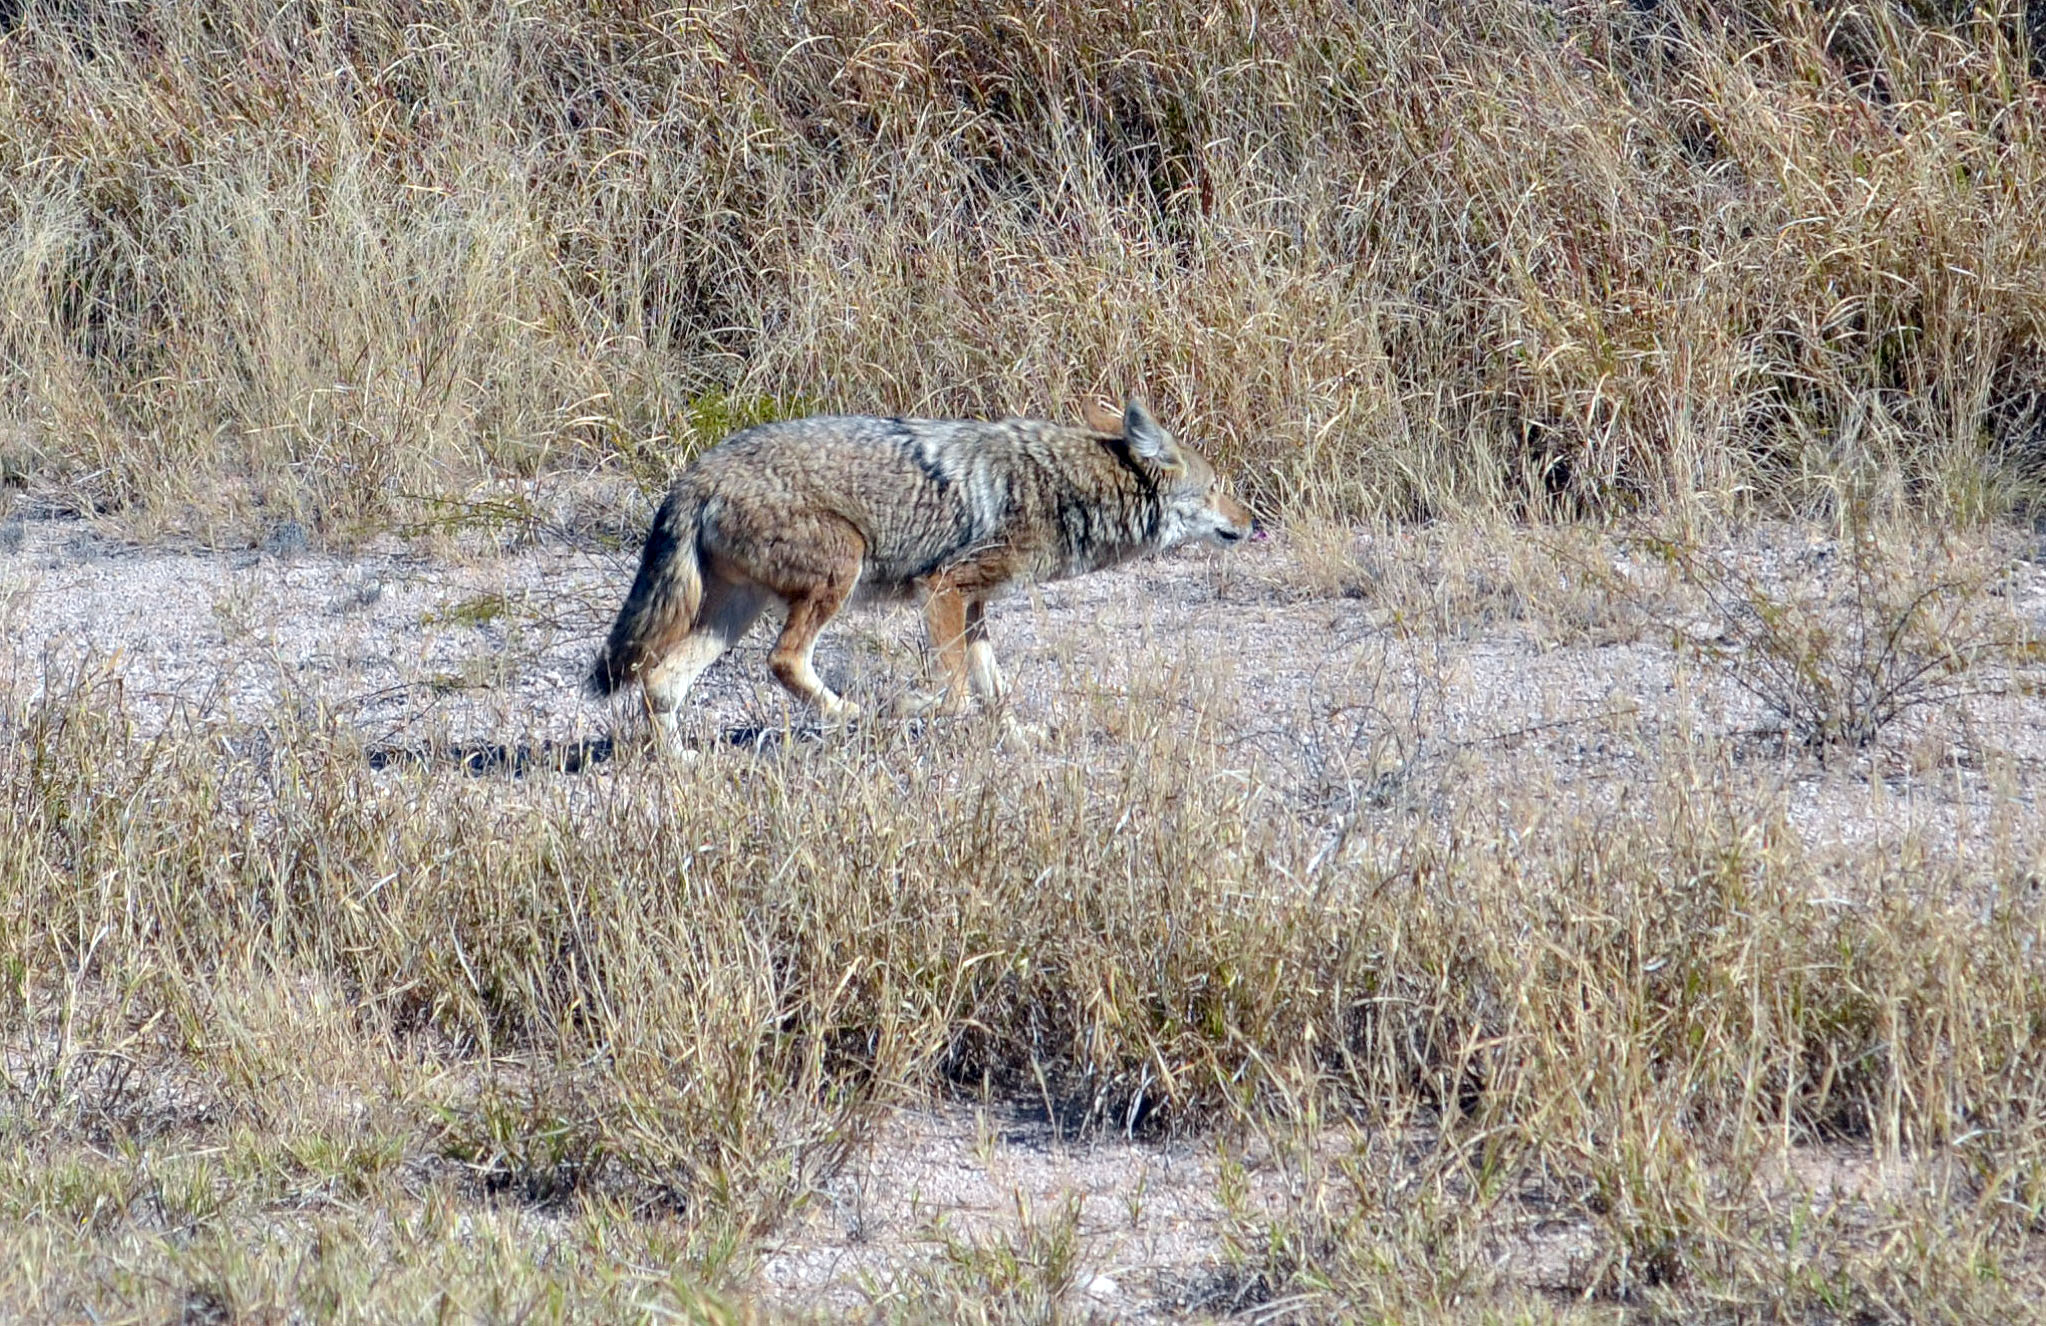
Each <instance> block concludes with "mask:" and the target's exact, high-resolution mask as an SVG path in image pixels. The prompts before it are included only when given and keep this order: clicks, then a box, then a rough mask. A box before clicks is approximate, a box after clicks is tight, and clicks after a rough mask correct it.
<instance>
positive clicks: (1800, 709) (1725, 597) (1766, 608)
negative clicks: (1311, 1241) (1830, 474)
mask: <svg viewBox="0 0 2046 1326" xmlns="http://www.w3.org/2000/svg"><path fill="white" fill-rule="evenodd" d="M1642 546H1643V547H1644V548H1645V549H1646V550H1648V551H1649V552H1650V553H1651V554H1652V555H1653V556H1654V557H1656V558H1659V559H1661V560H1662V561H1664V562H1665V563H1666V564H1667V565H1669V566H1670V567H1672V568H1673V569H1674V570H1675V571H1676V572H1677V574H1678V575H1679V576H1680V577H1681V578H1682V581H1683V582H1684V583H1685V584H1686V585H1688V586H1689V587H1690V588H1692V589H1693V590H1695V591H1697V593H1698V594H1699V596H1700V597H1702V599H1703V601H1704V605H1705V608H1706V610H1707V611H1708V612H1709V613H1710V614H1711V617H1712V620H1713V623H1714V625H1715V626H1716V628H1717V629H1716V631H1714V632H1713V633H1712V634H1711V635H1709V636H1701V635H1700V634H1699V633H1697V632H1695V631H1694V632H1692V633H1690V634H1689V636H1688V638H1687V639H1686V641H1685V643H1686V647H1687V648H1689V649H1691V650H1693V651H1695V652H1696V653H1698V654H1699V655H1700V656H1702V657H1704V658H1706V659H1708V660H1710V661H1711V662H1712V663H1714V664H1715V665H1717V666H1718V667H1720V668H1721V669H1723V670H1724V671H1725V673H1726V675H1727V676H1729V677H1731V678H1732V679H1733V680H1734V682H1735V683H1736V684H1738V685H1739V686H1740V687H1741V688H1742V689H1743V690H1745V691H1747V692H1748V693H1749V694H1750V695H1753V696H1754V697H1755V698H1756V699H1758V700H1760V701H1761V702H1762V703H1763V704H1764V705H1766V706H1768V709H1769V711H1770V713H1771V714H1773V715H1774V716H1775V717H1776V718H1777V719H1779V720H1780V721H1781V722H1782V723H1783V725H1784V729H1785V731H1787V732H1788V733H1789V734H1790V735H1791V736H1792V737H1794V738H1795V739H1796V740H1797V741H1799V742H1801V743H1802V744H1804V745H1806V746H1810V747H1814V748H1820V749H1823V748H1826V747H1831V746H1847V747H1858V746H1865V745H1867V744H1869V743H1870V742H1872V741H1874V740H1875V739H1876V737H1877V736H1878V735H1879V734H1880V733H1882V732H1883V731H1884V729H1886V728H1888V727H1889V726H1890V725H1891V724H1892V723H1894V722H1895V721H1896V720H1897V719H1898V718H1900V717H1902V716H1903V715H1905V714H1907V713H1910V712H1912V711H1914V710H1919V709H1927V708H1942V707H1945V706H1948V705H1951V704H1953V703H1954V702H1956V701H1958V700H1961V699H1964V698H1966V697H1968V696H1971V695H1976V694H1981V693H1983V692H1984V691H1985V690H1989V689H1993V688H1995V687H1997V686H2000V685H2004V684H2007V683H2008V682H2009V680H2010V676H2011V673H2012V671H2013V670H2017V671H2035V670H2036V668H2037V664H2038V658H2037V643H2036V640H2035V638H2034V635H2033V632H2032V630H2031V628H2030V627H2029V626H2028V625H2027V624H2026V623H2025V622H2024V621H2023V620H2021V619H2019V618H2018V617H2016V616H2015V615H2013V614H2012V613H2010V612H2009V611H2007V610H2004V609H2003V607H2002V605H2001V604H2000V602H1999V601H1998V600H1997V598H1996V597H1995V596H1994V594H1993V592H1992V591H1993V590H1994V588H1995V586H1996V584H1997V582H1998V581H1999V579H2000V578H2001V576H2002V574H2003V570H2004V568H2003V566H2002V565H2001V564H1999V563H1998V562H1997V561H1995V560H1994V559H1991V558H1985V557H1983V556H1981V555H1980V554H1979V553H1973V552H1963V551H1962V550H1960V549H1958V548H1956V547H1955V546H1954V545H1952V544H1951V543H1949V542H1948V541H1946V540H1944V539H1942V538H1939V537H1936V536H1927V535H1925V534H1922V533H1918V532H1915V531H1912V530H1909V529H1905V528H1895V529H1888V530H1880V529H1878V528H1876V527H1874V526H1873V525H1871V523H1870V522H1869V521H1868V519H1867V518H1866V515H1865V513H1864V515H1863V516H1862V517H1861V518H1859V519H1855V520H1851V521H1850V522H1849V523H1848V525H1847V527H1846V529H1845V531H1844V532H1843V533H1842V535H1841V537H1840V538H1839V539H1838V541H1837V542H1832V541H1828V542H1827V543H1824V544H1821V545H1816V546H1813V547H1809V548H1807V549H1806V550H1805V551H1804V552H1802V553H1801V554H1799V555H1797V556H1796V557H1795V558H1794V559H1793V560H1792V562H1791V564H1790V565H1788V566H1785V567H1783V568H1781V569H1780V570H1779V573H1778V575H1777V576H1776V577H1775V578H1774V582H1773V583H1765V581H1764V579H1763V578H1762V577H1761V576H1760V575H1758V574H1756V573H1755V572H1753V571H1750V570H1748V569H1745V568H1744V567H1742V566H1741V565H1740V564H1739V562H1738V561H1737V560H1736V558H1735V557H1733V556H1731V555H1724V554H1713V553H1709V552H1704V551H1701V550H1699V549H1698V548H1696V547H1695V546H1693V545H1691V544H1688V543H1686V542H1684V541H1681V540H1678V539H1673V538H1667V537H1654V538H1645V539H1644V540H1643V541H1642ZM1670 629H1672V630H1673V631H1677V632H1678V633H1679V635H1680V637H1681V635H1682V630H1681V627H1678V626H1676V625H1674V624H1672V625H1671V627H1670Z"/></svg>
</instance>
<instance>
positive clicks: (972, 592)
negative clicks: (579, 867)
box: [589, 400, 1251, 737]
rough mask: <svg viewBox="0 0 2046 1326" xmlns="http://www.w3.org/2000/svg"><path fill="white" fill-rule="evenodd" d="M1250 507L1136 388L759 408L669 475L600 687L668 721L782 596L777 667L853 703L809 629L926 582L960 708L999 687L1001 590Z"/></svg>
mask: <svg viewBox="0 0 2046 1326" xmlns="http://www.w3.org/2000/svg"><path fill="white" fill-rule="evenodd" d="M1250 531H1251V516H1250V513H1249V512H1248V511H1246V510H1244V508H1243V507H1242V506H1241V505H1239V504H1238V503H1237V502H1236V500H1235V499H1234V498H1232V497H1231V496H1230V495H1229V492H1228V490H1227V489H1226V488H1225V487H1224V485H1223V483H1222V481H1221V479H1220V478H1219V477H1217V475H1216V474H1215V471H1214V469H1213V467H1211V466H1210V465H1209V464H1208V462H1207V461H1206V460H1204V459H1203V458H1202V457H1201V456H1200V455H1199V454H1198V453H1196V452H1194V451H1193V450H1192V449H1191V448H1188V447H1185V446H1182V445H1180V444H1179V443H1177V442H1175V441H1174V440H1173V439H1172V437H1171V435H1170V434H1168V433H1167V432H1166V431H1165V430H1164V429H1163V428H1161V427H1160V426H1159V425H1158V422H1157V420H1155V419H1153V418H1152V417H1151V415H1150V413H1149V412H1148V411H1146V410H1145V409H1144V407H1143V406H1142V405H1141V404H1139V403H1137V402H1136V401H1134V400H1132V401H1131V402H1129V404H1128V405H1127V407H1126V408H1125V409H1124V411H1123V413H1122V415H1121V417H1120V418H1117V417H1116V416H1115V415H1114V414H1113V413H1112V412H1109V411H1102V410H1099V409H1098V408H1096V409H1091V410H1089V412H1088V424H1087V426H1086V427H1079V428H1075V427H1069V426H1065V425H1061V424H1055V423H1046V422H1042V421H1039V420H1034V419H1004V420H1000V421H996V422H977V421H968V420H939V419H875V418H865V417H856V416H854V417H822V418H813V419H792V420H787V421H784V422H781V423H771V424H762V425H760V426H758V427H755V428H748V429H746V430H744V431H742V432H739V433H735V434H733V435H732V436H731V437H729V438H726V439H725V440H724V441H723V442H721V443H719V444H718V445H717V446H715V447H713V448H711V450H709V451H707V452H705V453H704V454H703V455H701V456H699V457H698V458H697V459H696V460H695V462H694V463H692V464H691V465H690V466H689V467H688V468H687V469H686V470H684V471H683V472H682V476H681V477H680V478H679V479H677V480H676V481H675V484H674V486H673V487H672V488H670V489H669V490H668V496H667V499H666V500H665V501H663V502H662V503H661V508H660V510H659V512H658V513H656V514H655V516H654V521H653V528H652V529H651V530H649V531H648V532H647V538H646V547H645V548H644V549H643V550H642V552H641V554H640V562H639V574H638V575H637V576H635V577H634V579H633V582H632V590H631V592H630V593H629V594H627V595H626V599H625V606H624V607H623V608H622V609H620V610H619V613H618V621H617V623H616V624H615V625H613V626H612V628H611V636H610V639H609V640H608V641H607V642H606V644H605V645H604V649H603V652H601V653H600V654H598V656H597V661H596V666H595V667H594V668H593V669H592V670H591V672H590V677H589V690H590V692H591V694H593V695H598V696H605V695H610V694H612V693H613V692H615V691H617V690H618V689H619V688H620V687H623V686H625V685H627V684H629V683H631V682H633V681H637V682H639V683H640V685H641V687H642V689H643V692H644V695H645V699H646V705H647V708H648V709H649V710H650V711H651V712H652V714H653V716H654V718H655V720H656V722H657V723H658V724H659V726H660V729H661V731H662V733H663V735H665V736H669V737H672V736H673V735H674V732H675V723H676V713H677V710H678V709H679V707H680V706H681V704H682V699H683V697H684V696H685V695H686V694H687V693H688V691H689V687H690V685H691V684H692V683H693V682H695V680H696V678H697V677H698V676H699V675H700V674H701V673H702V672H703V670H704V669H705V668H707V667H709V666H710V665H711V664H712V663H713V662H715V661H716V660H717V659H718V657H719V656H720V655H722V654H723V653H724V652H725V651H726V650H727V649H729V648H731V647H732V645H733V643H734V642H736V641H737V640H738V639H739V637H740V636H742V635H744V634H745V632H746V629H747V628H748V627H749V626H751V625H752V624H753V621H754V619H755V618H757V617H758V616H759V615H760V613H761V611H762V610H763V609H764V608H766V607H767V606H768V605H769V604H770V603H771V602H775V601H779V602H780V603H781V604H782V605H783V606H784V607H785V609H786V610H787V617H786V620H785V622H784V624H783V626H782V631H781V638H780V639H779V640H778V641H776V642H775V646H774V652H773V655H772V657H771V658H770V659H769V667H770V668H772V670H773V672H774V676H775V679H776V680H777V681H779V682H780V683H781V684H782V685H783V686H784V687H786V688H787V689H788V690H789V692H790V693H791V694H793V695H795V696H796V697H797V698H798V699H800V700H803V701H805V702H807V703H809V704H811V705H814V706H816V708H817V709H818V710H820V711H821V712H822V713H823V715H824V716H825V718H826V719H828V720H834V721H839V720H845V719H849V718H852V717H856V716H857V714H858V710H857V708H856V707H855V706H854V705H852V704H850V703H848V702H847V701H845V700H844V699H842V698H840V697H839V696H838V695H836V694H834V693H833V692H832V691H831V689H830V688H829V687H827V686H825V685H824V683H823V682H822V681H821V680H819V679H818V676H817V673H816V670H815V669H814V668H812V666H811V663H810V655H811V651H812V649H813V648H814V647H815V646H816V643H817V635H818V633H819V632H820V631H822V630H823V629H824V625H825V623H827V622H829V621H830V620H831V618H832V616H833V614H835V613H836V612H837V611H838V610H839V609H840V608H841V607H842V606H844V605H845V603H846V602H847V600H849V599H851V598H852V597H853V596H854V594H855V591H857V592H858V594H859V595H860V596H861V597H863V598H885V597H906V596H908V595H909V594H911V593H912V592H914V593H916V594H920V595H921V596H922V598H923V609H924V620H925V625H926V627H927V628H928V630H929V632H930V638H931V645H932V647H933V648H934V650H935V651H936V655H937V661H938V672H939V673H940V680H941V681H942V683H943V688H944V693H943V696H942V697H939V698H934V699H933V700H932V701H931V702H930V703H936V704H941V705H942V706H943V707H944V708H945V709H946V710H947V711H949V712H959V711H962V710H964V709H966V708H968V707H970V706H971V704H972V703H973V702H975V701H983V702H990V703H991V702H993V701H995V700H998V699H1000V698H1001V695H1002V693H1003V690H1004V684H1003V681H1002V674H1001V670H1000V669H999V668H997V667H996V666H995V656H994V649H993V647H992V646H990V645H989V643H988V636H987V617H986V612H987V608H986V604H987V600H988V599H989V597H991V596H992V595H994V594H997V593H999V592H1001V591H1002V590H1004V589H1007V588H1009V587H1012V586H1015V585H1023V584H1031V583H1034V582H1037V581H1042V580H1055V579H1059V578H1061V577H1065V576H1073V575H1079V574H1081V573H1083V572H1086V571H1094V570H1098V569H1100V568H1102V567H1106V566H1113V565H1115V564H1116V563H1118V562H1122V561H1126V560H1128V559H1130V558H1132V557H1139V556H1143V555H1145V554H1147V553H1154V552H1159V551H1162V550H1163V549H1166V548H1170V547H1173V546H1174V545H1176V544H1180V543H1185V542H1188V541H1189V540H1193V539H1208V540H1210V541H1212V542H1214V543H1217V544H1223V545H1227V544H1232V543H1235V542H1236V541H1237V540H1239V539H1241V538H1243V537H1244V536H1245V535H1247V534H1249V533H1250Z"/></svg>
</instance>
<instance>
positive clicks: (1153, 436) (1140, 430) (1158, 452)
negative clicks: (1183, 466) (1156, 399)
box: [1122, 397, 1179, 466]
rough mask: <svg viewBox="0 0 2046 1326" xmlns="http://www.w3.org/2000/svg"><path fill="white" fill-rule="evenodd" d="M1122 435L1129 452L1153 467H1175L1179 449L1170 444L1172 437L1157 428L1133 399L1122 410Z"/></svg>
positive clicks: (1149, 414)
mask: <svg viewBox="0 0 2046 1326" xmlns="http://www.w3.org/2000/svg"><path fill="white" fill-rule="evenodd" d="M1122 435H1123V438H1124V440H1126V441H1127V442H1128V443H1129V444H1130V452H1131V453H1132V454H1133V455H1136V456H1139V457H1141V458H1142V459H1144V460H1148V461H1150V462H1151V463H1152V464H1154V465H1168V466H1169V465H1177V464H1178V463H1179V448H1178V447H1175V446H1174V445H1173V444H1172V435H1171V434H1170V433H1168V432H1166V431H1165V430H1164V429H1163V428H1161V427H1159V426H1158V421H1157V420H1156V419H1153V418H1152V417H1151V412H1150V411H1149V410H1147V409H1145V408H1144V407H1143V405H1142V404H1141V403H1139V402H1138V401H1137V400H1136V399H1135V398H1134V397H1132V398H1131V400H1130V402H1129V404H1127V405H1125V406H1123V410H1122Z"/></svg>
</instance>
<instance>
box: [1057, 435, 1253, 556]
mask: <svg viewBox="0 0 2046 1326" xmlns="http://www.w3.org/2000/svg"><path fill="white" fill-rule="evenodd" d="M1090 417H1091V412H1090ZM1119 431H1120V432H1121V433H1122V436H1123V441H1124V442H1125V443H1127V444H1128V446H1129V449H1130V455H1131V456H1133V457H1135V458H1136V460H1137V461H1138V462H1139V463H1141V464H1142V465H1144V466H1145V467H1146V468H1148V469H1149V470H1150V471H1151V473H1152V475H1153V476H1154V477H1155V478H1156V479H1157V482H1158V497H1159V499H1160V502H1161V505H1162V518H1161V519H1160V520H1159V522H1158V543H1159V546H1161V547H1165V548H1170V547H1172V546H1173V545H1174V544H1178V543H1188V542H1191V541H1192V540H1194V539H1206V540H1208V541H1209V542H1210V543H1215V544H1220V545H1221V546H1223V547H1227V546H1228V545H1230V544H1232V543H1235V542H1237V541H1238V540H1240V539H1242V538H1244V537H1245V536H1246V535H1248V534H1249V533H1250V529H1251V517H1250V512H1249V511H1247V510H1245V509H1244V507H1243V504H1242V503H1240V502H1238V501H1237V500H1236V499H1235V498H1234V497H1231V496H1230V495H1229V485H1227V484H1225V483H1223V482H1222V476H1221V475H1219V474H1217V473H1215V467H1214V466H1212V465H1210V464H1208V461H1207V457H1205V456H1203V455H1201V453H1200V452H1198V451H1195V450H1194V449H1193V448H1192V447H1189V446H1182V445H1181V444H1180V443H1178V442H1175V441H1174V440H1173V438H1172V434H1170V433H1168V432H1166V431H1165V429H1164V428H1163V427H1162V426H1161V425H1160V424H1159V422H1158V421H1157V420H1156V419H1153V418H1152V417H1151V412H1150V411H1149V410H1146V409H1145V408H1144V407H1143V406H1142V405H1141V404H1139V403H1138V402H1136V401H1134V400H1133V401H1131V402H1130V403H1129V404H1128V405H1127V406H1125V407H1124V408H1123V412H1122V419H1121V420H1120V421H1119Z"/></svg>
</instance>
